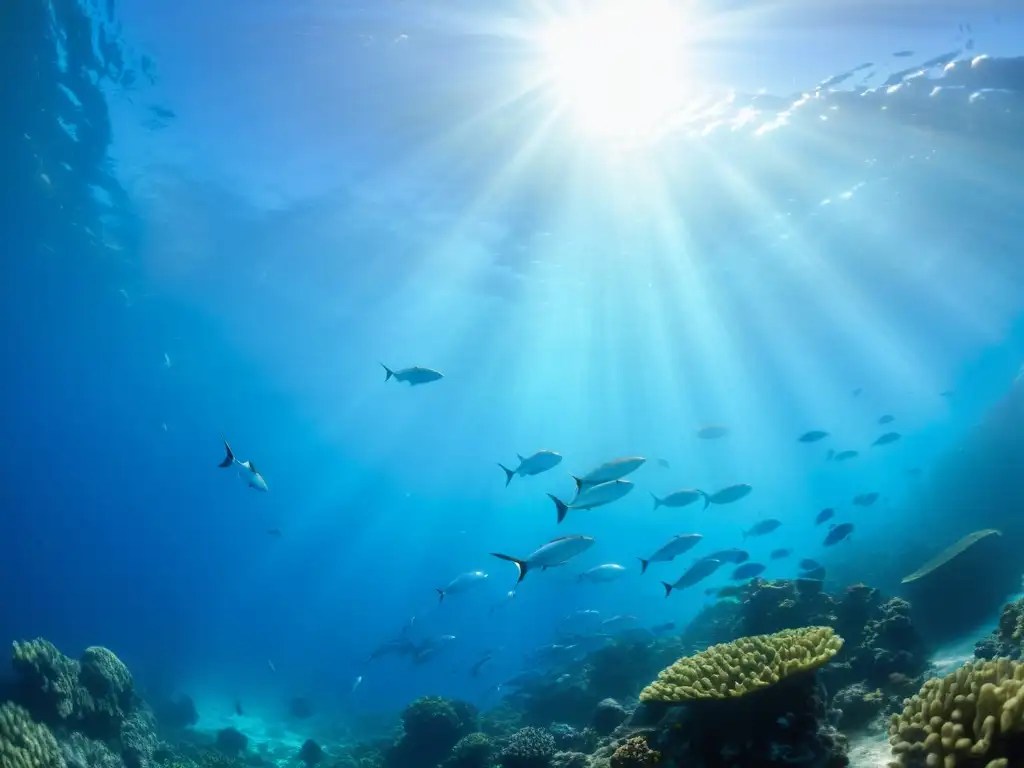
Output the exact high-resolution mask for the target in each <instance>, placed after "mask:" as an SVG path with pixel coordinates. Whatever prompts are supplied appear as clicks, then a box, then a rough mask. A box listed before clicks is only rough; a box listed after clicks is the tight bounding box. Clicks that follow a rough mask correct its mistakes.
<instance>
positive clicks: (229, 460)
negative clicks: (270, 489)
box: [217, 440, 267, 491]
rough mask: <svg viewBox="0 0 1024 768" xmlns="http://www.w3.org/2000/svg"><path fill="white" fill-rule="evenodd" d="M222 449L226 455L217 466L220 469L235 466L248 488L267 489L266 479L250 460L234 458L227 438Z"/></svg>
mask: <svg viewBox="0 0 1024 768" xmlns="http://www.w3.org/2000/svg"><path fill="white" fill-rule="evenodd" d="M224 451H225V452H226V454H227V455H226V456H225V457H224V461H222V462H221V463H220V464H218V465H217V466H219V467H220V468H221V469H227V468H228V467H231V466H237V467H238V476H239V477H241V478H242V479H243V480H244V481H245V482H246V485H248V486H249V487H250V488H255V489H256V490H257V491H266V490H267V481H266V480H264V479H263V475H261V474H260V473H259V472H257V471H256V467H255V465H254V464H253V463H252V462H251V461H239V460H238V459H236V458H235V454H234V453H232V451H231V446H230V445H228V441H227V440H225V441H224Z"/></svg>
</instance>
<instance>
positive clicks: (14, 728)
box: [0, 703, 63, 768]
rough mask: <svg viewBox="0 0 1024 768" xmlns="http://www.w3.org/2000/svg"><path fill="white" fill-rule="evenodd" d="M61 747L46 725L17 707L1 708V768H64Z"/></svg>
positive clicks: (6, 706) (6, 705) (7, 706)
mask: <svg viewBox="0 0 1024 768" xmlns="http://www.w3.org/2000/svg"><path fill="white" fill-rule="evenodd" d="M62 766H63V760H62V758H61V752H60V748H59V747H58V746H57V741H56V740H55V739H54V738H53V734H52V733H50V729H49V728H47V727H46V726H45V725H39V724H37V723H34V722H33V721H32V718H31V717H29V714H28V712H27V711H26V710H24V709H22V708H21V707H19V706H18V705H17V704H11V703H7V704H4V705H3V706H0V768H62Z"/></svg>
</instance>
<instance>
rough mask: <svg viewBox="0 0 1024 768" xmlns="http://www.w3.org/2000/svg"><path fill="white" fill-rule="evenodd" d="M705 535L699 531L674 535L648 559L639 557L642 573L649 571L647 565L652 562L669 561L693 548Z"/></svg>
mask: <svg viewBox="0 0 1024 768" xmlns="http://www.w3.org/2000/svg"><path fill="white" fill-rule="evenodd" d="M703 538H704V537H703V536H702V535H701V534H699V533H681V534H679V535H678V536H673V537H672V538H671V539H669V540H668V541H667V542H665V543H664V544H662V545H661V546H660V547H658V550H657V551H656V552H655V553H654V554H653V555H651V556H650V557H648V558H647V559H644V558H642V557H641V558H639V560H640V573H646V572H647V566H648V565H650V564H651V563H667V562H669V561H671V560H672V559H673V558H675V557H677V556H679V555H681V554H683V552H687V551H689V550H691V549H693V548H694V547H695V546H697V545H698V544H700V542H701V539H703Z"/></svg>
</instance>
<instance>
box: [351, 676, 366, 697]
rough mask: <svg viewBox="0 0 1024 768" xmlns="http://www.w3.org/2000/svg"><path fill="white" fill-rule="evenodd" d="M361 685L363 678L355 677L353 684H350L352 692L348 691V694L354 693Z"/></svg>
mask: <svg viewBox="0 0 1024 768" xmlns="http://www.w3.org/2000/svg"><path fill="white" fill-rule="evenodd" d="M362 683H363V676H362V675H359V677H357V678H356V679H355V682H353V683H352V690H351V691H350V693H355V692H356V688H358V687H359V686H360V685H362Z"/></svg>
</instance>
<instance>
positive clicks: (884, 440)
mask: <svg viewBox="0 0 1024 768" xmlns="http://www.w3.org/2000/svg"><path fill="white" fill-rule="evenodd" d="M901 437H903V435H901V434H900V433H899V432H886V433H885V434H884V435H882V436H881V437H879V438H878V439H877V440H875V442H873V443H872V444H871V445H872V446H876V445H891V444H892V443H895V442H896V441H897V440H899V439H900V438H901Z"/></svg>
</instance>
